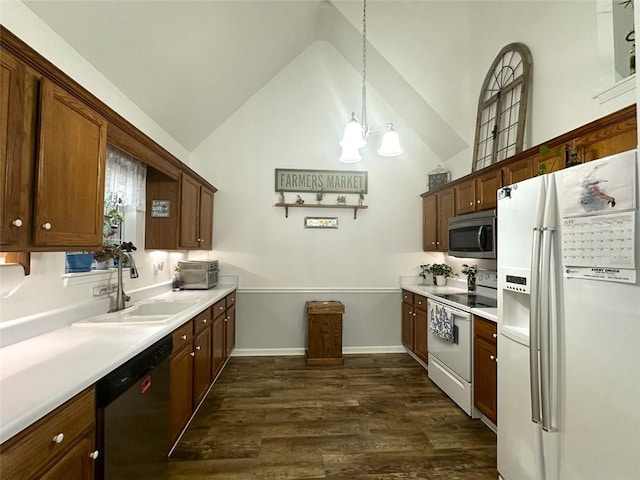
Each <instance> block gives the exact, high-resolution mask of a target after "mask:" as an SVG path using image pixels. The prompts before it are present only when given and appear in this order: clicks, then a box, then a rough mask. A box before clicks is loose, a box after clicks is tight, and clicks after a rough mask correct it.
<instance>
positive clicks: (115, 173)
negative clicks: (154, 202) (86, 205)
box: [104, 145, 147, 215]
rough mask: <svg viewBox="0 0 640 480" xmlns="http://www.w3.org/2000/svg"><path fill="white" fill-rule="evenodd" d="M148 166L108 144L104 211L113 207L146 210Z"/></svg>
mask: <svg viewBox="0 0 640 480" xmlns="http://www.w3.org/2000/svg"><path fill="white" fill-rule="evenodd" d="M146 177H147V166H146V165H145V164H143V163H142V162H140V161H138V160H136V159H135V158H133V157H132V156H130V155H127V154H126V153H124V152H123V151H122V150H119V149H117V148H116V147H114V146H112V145H107V173H106V180H105V189H104V212H105V215H109V212H111V211H112V210H113V209H117V210H118V211H120V212H121V213H124V211H125V209H128V208H135V210H136V211H137V212H144V211H145V205H146V188H145V185H146Z"/></svg>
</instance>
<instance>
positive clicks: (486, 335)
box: [473, 316, 498, 345]
mask: <svg viewBox="0 0 640 480" xmlns="http://www.w3.org/2000/svg"><path fill="white" fill-rule="evenodd" d="M473 331H474V334H475V336H476V337H479V338H482V339H483V340H485V341H487V342H489V343H491V344H492V345H496V344H497V340H498V328H497V325H496V324H495V323H493V322H491V321H489V320H485V319H484V318H481V317H475V316H474V317H473Z"/></svg>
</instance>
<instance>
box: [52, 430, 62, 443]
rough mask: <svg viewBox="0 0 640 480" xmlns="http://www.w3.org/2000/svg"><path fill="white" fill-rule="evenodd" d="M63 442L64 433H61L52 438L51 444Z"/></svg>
mask: <svg viewBox="0 0 640 480" xmlns="http://www.w3.org/2000/svg"><path fill="white" fill-rule="evenodd" d="M63 440H64V433H62V432H60V433H59V434H57V435H54V436H53V443H62V441H63Z"/></svg>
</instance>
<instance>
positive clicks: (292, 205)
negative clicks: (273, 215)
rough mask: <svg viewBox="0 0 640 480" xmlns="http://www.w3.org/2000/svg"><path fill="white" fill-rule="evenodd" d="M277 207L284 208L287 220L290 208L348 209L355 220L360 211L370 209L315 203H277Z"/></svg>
mask: <svg viewBox="0 0 640 480" xmlns="http://www.w3.org/2000/svg"><path fill="white" fill-rule="evenodd" d="M274 206H275V207H283V208H284V216H285V218H289V208H348V209H352V210H353V219H354V220H355V219H356V218H357V216H358V210H364V209H365V208H369V205H342V204H336V205H323V204H317V203H316V204H313V203H309V204H307V203H276V204H275V205H274Z"/></svg>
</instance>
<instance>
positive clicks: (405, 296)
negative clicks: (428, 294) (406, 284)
mask: <svg viewBox="0 0 640 480" xmlns="http://www.w3.org/2000/svg"><path fill="white" fill-rule="evenodd" d="M402 301H403V302H405V303H408V304H410V305H413V292H410V291H408V290H402Z"/></svg>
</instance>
